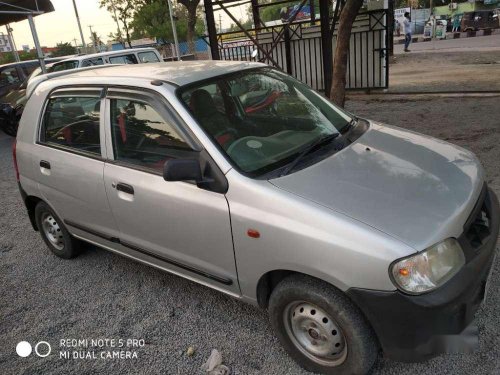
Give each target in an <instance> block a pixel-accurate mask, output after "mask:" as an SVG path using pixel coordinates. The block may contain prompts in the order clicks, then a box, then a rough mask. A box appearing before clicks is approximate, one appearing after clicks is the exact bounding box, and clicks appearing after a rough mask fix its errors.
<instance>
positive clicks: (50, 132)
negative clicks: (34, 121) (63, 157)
mask: <svg viewBox="0 0 500 375" xmlns="http://www.w3.org/2000/svg"><path fill="white" fill-rule="evenodd" d="M100 107H101V99H100V96H99V95H98V94H96V95H95V96H64V97H62V96H61V97H54V98H51V99H49V102H48V104H47V107H46V110H45V113H44V116H43V124H42V129H41V134H40V140H41V141H42V143H46V144H49V145H51V144H52V145H59V146H64V147H65V148H68V149H73V150H75V151H79V152H84V153H88V154H91V155H99V156H100V155H101V142H100V126H99V118H100V115H99V112H100Z"/></svg>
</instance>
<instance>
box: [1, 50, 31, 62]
mask: <svg viewBox="0 0 500 375" xmlns="http://www.w3.org/2000/svg"><path fill="white" fill-rule="evenodd" d="M36 58H37V56H36V52H35V50H32V51H29V52H24V51H23V52H19V59H21V61H26V60H34V59H36ZM15 61H16V59H15V57H14V54H13V53H12V52H4V53H2V54H1V55H0V65H2V64H9V63H12V62H15Z"/></svg>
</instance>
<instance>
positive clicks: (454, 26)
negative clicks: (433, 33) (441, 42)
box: [451, 16, 460, 33]
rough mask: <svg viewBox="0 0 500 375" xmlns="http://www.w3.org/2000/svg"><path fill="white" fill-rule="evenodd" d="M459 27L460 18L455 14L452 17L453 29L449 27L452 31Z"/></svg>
mask: <svg viewBox="0 0 500 375" xmlns="http://www.w3.org/2000/svg"><path fill="white" fill-rule="evenodd" d="M459 27H460V18H458V16H455V17H454V18H453V29H451V31H452V32H453V33H454V32H456V31H458V28H459Z"/></svg>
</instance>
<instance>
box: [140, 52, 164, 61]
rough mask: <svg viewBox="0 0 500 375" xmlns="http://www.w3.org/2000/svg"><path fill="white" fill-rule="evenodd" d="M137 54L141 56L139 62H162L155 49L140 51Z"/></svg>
mask: <svg viewBox="0 0 500 375" xmlns="http://www.w3.org/2000/svg"><path fill="white" fill-rule="evenodd" d="M137 55H138V56H139V62H141V63H143V64H144V63H154V62H160V59H159V58H158V55H157V54H156V53H154V52H153V51H147V52H139V53H138V54H137Z"/></svg>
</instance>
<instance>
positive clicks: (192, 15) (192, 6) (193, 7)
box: [178, 0, 200, 53]
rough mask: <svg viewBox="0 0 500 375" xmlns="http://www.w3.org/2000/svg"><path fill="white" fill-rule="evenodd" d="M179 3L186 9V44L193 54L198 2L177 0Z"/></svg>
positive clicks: (196, 0)
mask: <svg viewBox="0 0 500 375" xmlns="http://www.w3.org/2000/svg"><path fill="white" fill-rule="evenodd" d="M178 2H179V3H181V4H182V5H184V6H185V7H186V9H187V12H188V14H187V35H186V37H187V42H188V46H189V52H191V53H192V52H194V38H195V34H196V30H195V29H196V20H197V13H198V4H199V3H200V0H178Z"/></svg>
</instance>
